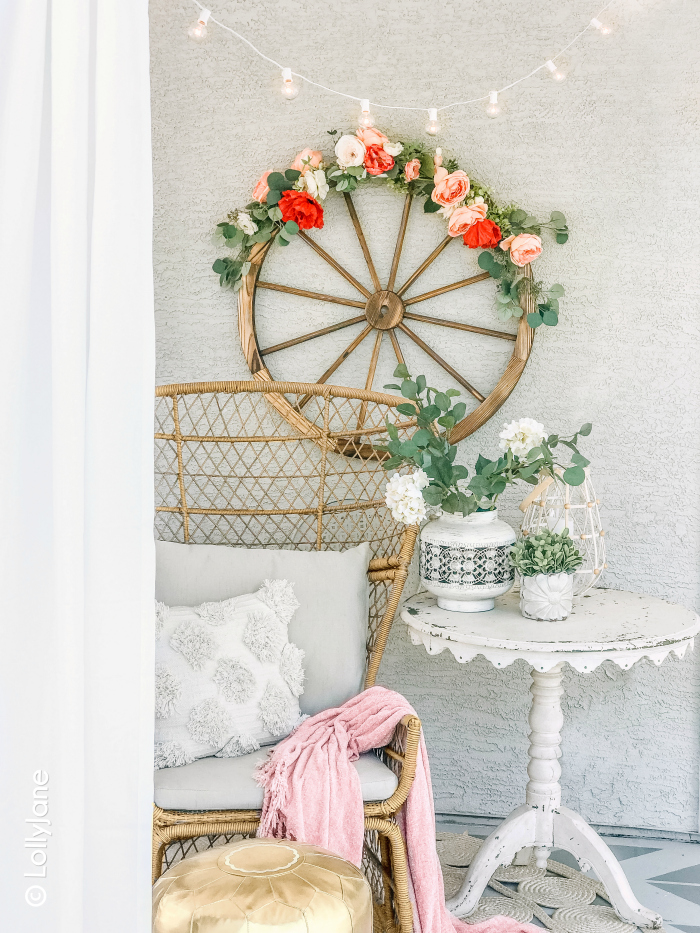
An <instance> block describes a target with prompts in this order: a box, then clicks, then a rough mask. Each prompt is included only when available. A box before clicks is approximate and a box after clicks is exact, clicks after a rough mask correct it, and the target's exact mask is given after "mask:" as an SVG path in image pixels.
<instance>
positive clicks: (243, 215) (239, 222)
mask: <svg viewBox="0 0 700 933" xmlns="http://www.w3.org/2000/svg"><path fill="white" fill-rule="evenodd" d="M234 223H235V225H236V226H237V227H238V229H239V230H242V231H243V233H247V234H248V236H252V235H253V234H254V233H257V232H258V225H257V224H256V223H255V221H254V220H253V218H252V217H251V216H250V214H249V213H248V211H238V212H237V213H236V219H235V221H234Z"/></svg>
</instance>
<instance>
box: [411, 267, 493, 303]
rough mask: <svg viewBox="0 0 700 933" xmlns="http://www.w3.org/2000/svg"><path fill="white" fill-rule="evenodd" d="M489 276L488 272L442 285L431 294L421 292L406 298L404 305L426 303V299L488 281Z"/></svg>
mask: <svg viewBox="0 0 700 933" xmlns="http://www.w3.org/2000/svg"><path fill="white" fill-rule="evenodd" d="M490 278H491V275H490V274H489V273H488V272H482V273H480V274H479V275H472V276H471V277H470V278H468V279H462V281H461V282H453V283H452V284H451V285H443V286H442V287H441V288H434V289H433V290H432V291H431V292H423V294H422V295H416V297H415V298H406V300H405V301H404V304H405V305H406V306H408V305H415V304H417V303H418V302H419V301H427V300H428V298H436V297H437V296H438V295H444V294H445V292H453V291H454V290H455V289H456V288H464V286H465V285H474V284H475V282H484V281H485V280H486V279H490Z"/></svg>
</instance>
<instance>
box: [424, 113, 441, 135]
mask: <svg viewBox="0 0 700 933" xmlns="http://www.w3.org/2000/svg"><path fill="white" fill-rule="evenodd" d="M425 132H426V133H427V134H428V135H429V136H437V134H438V133H439V132H440V124H439V123H438V112H437V107H430V108H429V109H428V122H427V123H426V124H425Z"/></svg>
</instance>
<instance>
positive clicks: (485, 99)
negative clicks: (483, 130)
mask: <svg viewBox="0 0 700 933" xmlns="http://www.w3.org/2000/svg"><path fill="white" fill-rule="evenodd" d="M614 2H615V0H608V3H606V4H605V6H604V7H603V8H602V10H600V11H599V12H598V14H597V15H596V16H594V17H593V19H591V20H590V21H589V22H588V23H587V24H586V25H585V26H584V27H583V29H582V30H581V31H580V32H579V33H577V34H576V35H575V36H574V38H573V39H572V40H571V42H569V43H568V45H565V46H564V48H563V49H562V50H561V51H560V52H558V53H557V54H556V55H554V56H553V57H552V58H551V59H549V60H548V61H546V62H543V63H542V64H541V65H538V66H537V67H536V68H533V70H532V71H530V72H528V74H526V75H523V76H522V78H518V79H517V80H516V81H511V83H510V84H506V85H505V87H502V88H500V90H498V91H491V92H490V93H489V94H485V95H481V96H479V97H472V98H470V99H469V100H458V101H455V102H454V103H452V104H444V105H443V106H442V107H431V108H430V109H429V110H428V124H427V126H426V132H427V133H429V134H430V135H431V136H434V135H436V134H437V133H439V132H440V125H439V123H438V120H437V114H438V113H440V112H441V111H443V110H451V109H452V108H454V107H466V106H467V105H469V104H477V103H486V105H487V107H486V109H487V112H489V108H490V107H491V106H492V104H493V103H494V102H493V101H492V96H493V95H494V94H496V95H497V97H496V104H497V106H499V107H501V108H502V105H501V103H500V101H498V95H501V94H503V93H504V92H505V91H510V90H511V89H512V88H514V87H517V85H518V84H522V82H523V81H527V80H528V79H529V78H532V77H533V76H534V75H536V74H537V73H538V72H540V71H542V70H543V69H544V70H545V71H546V72H547V73H548V74H549V75H550V77H552V78H553V79H554V80H555V81H557V82H560V81H563V80H564V79H565V78H566V76H567V73H568V67H567V65H566V64H565V63H564V62H563V61H562V60H561V56H562V55H563V54H564V53H565V52H567V51H568V50H569V49H570V48H571V47H572V46H573V45H575V44H576V43H577V42H578V41H579V39H581V37H582V36H584V35H585V34H586V32H588V31H589V30H591V29H595V30H597V31H598V32H600V33H601V35H605V36H607V35H609V34H610V33H611V32H612V26H610V25H608V24H606V23H605V22H604V21H603V20H601V16H602V15H603V14H604V13H605V11H606V10H607V9H608V8H609V7H611V6H612V5H613V3H614ZM193 3H194V4H195V6H197V7H199V9H200V11H201V15H200V18H199V20H198V21H197V22H196V23H193V24H192V25H191V26H190V28H189V29H188V33H189V34H190V35H191V36H192V38H193V39H197V40H200V39H204V37H205V36H206V34H207V22H209V21H210V20H211V22H212V23H215V24H216V25H217V26H219V27H220V28H221V29H224V30H225V31H226V32H230V33H231V35H232V36H235V37H236V38H237V39H239V40H240V41H241V42H243V43H245V45H247V46H248V48H250V49H251V50H252V51H253V52H255V54H256V55H258V56H259V57H260V58H262V59H263V60H264V61H266V62H269V63H270V64H271V65H274V66H275V67H276V68H279V69H280V70H281V71H282V72H283V89H282V93H283V94H284V96H285V97H287V98H288V99H289V100H293V99H294V98H295V97H296V96H297V94H298V93H299V87H298V85H296V82H295V81H294V78H298V79H299V81H304V82H306V83H307V84H310V85H312V86H313V87H317V88H320V89H321V90H322V91H327V92H328V93H329V94H336V95H337V96H338V97H345V98H346V99H347V100H354V101H358V102H359V103H360V104H361V111H362V113H361V117H360V122H361V125H363V126H371V125H372V122H371V121H372V117H371V114H369V105H370V101H369V100H365V99H364V98H361V97H356V96H355V95H354V94H346V93H345V92H344V91H336V90H335V88H332V87H327V86H326V85H325V84H321V83H320V82H318V81H313V80H312V79H311V78H307V77H306V76H305V75H301V74H298V73H297V72H293V71H292V70H291V69H290V68H284V67H283V66H282V65H281V64H280V63H279V62H277V61H275V60H274V58H270V57H269V55H265V53H264V52H261V51H260V49H258V48H256V47H255V46H254V45H253V43H252V42H250V40H248V39H246V37H245V36H242V35H241V34H240V33H239V32H236V30H235V29H232V28H231V27H230V26H227V25H226V24H225V23H222V22H220V21H219V20H218V19H214V17H213V16H211V14H210V12H209V10H206V9H205V8H204V6H203V5H202V4H201V3H200V2H199V0H193ZM555 61H556V62H557V64H555ZM284 74H288V75H289V79H288V80H287V79H286V78H284ZM295 89H296V90H295ZM365 104H366V105H367V107H366V108H365V106H364V105H365ZM372 106H373V107H379V108H380V109H382V110H406V111H413V112H423V113H424V112H425V108H424V107H408V106H397V105H393V104H380V103H377V101H373V102H372ZM367 114H369V120H370V122H369V123H367V124H363V123H362V120H363V119H365V118H367ZM433 114H435V116H434V117H433V116H432V115H433ZM491 115H492V114H491V113H489V116H491ZM494 116H495V114H494Z"/></svg>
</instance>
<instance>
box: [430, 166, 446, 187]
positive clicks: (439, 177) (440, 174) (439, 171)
mask: <svg viewBox="0 0 700 933" xmlns="http://www.w3.org/2000/svg"><path fill="white" fill-rule="evenodd" d="M449 174H450V173H449V172H448V171H447V169H446V168H443V167H442V166H441V165H438V166H437V167H436V169H435V175H434V176H433V181H434V182H435V184H436V185H437V183H438V182H439V181H444V180H445V178H447V176H448V175H449Z"/></svg>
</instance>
